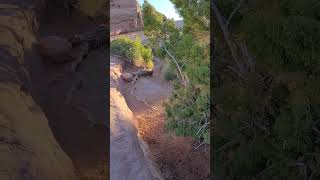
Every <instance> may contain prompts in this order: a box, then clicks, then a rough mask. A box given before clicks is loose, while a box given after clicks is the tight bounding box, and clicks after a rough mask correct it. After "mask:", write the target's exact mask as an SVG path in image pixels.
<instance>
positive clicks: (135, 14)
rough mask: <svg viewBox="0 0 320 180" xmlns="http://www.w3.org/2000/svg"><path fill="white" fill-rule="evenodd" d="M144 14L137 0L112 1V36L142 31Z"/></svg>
mask: <svg viewBox="0 0 320 180" xmlns="http://www.w3.org/2000/svg"><path fill="white" fill-rule="evenodd" d="M142 28H143V21H142V12H141V8H140V5H139V4H138V2H137V0H110V35H117V34H122V33H128V32H134V31H141V30H142Z"/></svg>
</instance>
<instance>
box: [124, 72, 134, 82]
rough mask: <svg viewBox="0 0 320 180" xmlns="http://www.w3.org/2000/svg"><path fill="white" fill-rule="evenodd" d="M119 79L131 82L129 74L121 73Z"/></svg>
mask: <svg viewBox="0 0 320 180" xmlns="http://www.w3.org/2000/svg"><path fill="white" fill-rule="evenodd" d="M121 78H122V79H123V80H124V81H127V82H130V81H132V78H133V76H132V74H130V73H122V74H121Z"/></svg>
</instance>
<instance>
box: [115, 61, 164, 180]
mask: <svg viewBox="0 0 320 180" xmlns="http://www.w3.org/2000/svg"><path fill="white" fill-rule="evenodd" d="M120 62H121V60H119V59H117V58H115V57H111V61H110V166H111V167H110V179H111V180H119V179H130V180H160V179H162V177H161V176H160V173H159V170H158V169H157V168H156V166H155V164H154V163H153V161H152V160H151V159H152V158H151V157H150V152H149V149H148V147H147V145H146V144H145V143H144V142H143V141H142V139H140V137H138V135H137V133H138V132H137V129H136V123H135V119H134V116H133V113H132V111H131V110H130V109H129V107H128V105H127V103H126V101H125V99H124V97H123V95H122V93H121V90H120V89H121V88H120V86H121V83H122V80H121V78H120V76H121V71H122V64H121V63H120Z"/></svg>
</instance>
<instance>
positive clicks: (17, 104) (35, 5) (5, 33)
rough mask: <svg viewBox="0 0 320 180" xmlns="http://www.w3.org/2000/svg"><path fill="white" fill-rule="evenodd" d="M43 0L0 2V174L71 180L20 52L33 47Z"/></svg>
mask: <svg viewBox="0 0 320 180" xmlns="http://www.w3.org/2000/svg"><path fill="white" fill-rule="evenodd" d="M44 7H45V5H44V1H42V0H33V1H31V0H14V1H12V0H7V1H6V0H4V1H1V2H0V100H1V101H0V179H1V180H21V179H26V180H27V179H30V180H31V179H32V180H44V179H46V180H57V179H59V180H74V179H76V174H75V172H74V168H73V164H72V162H71V160H70V159H69V157H68V156H67V155H66V154H65V153H64V151H63V150H62V149H61V148H60V146H59V145H58V143H57V141H56V139H55V138H54V136H53V134H52V132H51V129H50V128H49V125H48V120H47V118H46V116H45V114H44V113H43V111H42V109H41V108H40V106H38V105H37V104H36V103H35V101H34V100H33V97H32V96H31V95H30V90H31V88H30V87H29V84H30V77H29V73H28V71H27V70H26V68H25V67H24V64H25V53H26V52H31V51H33V44H34V43H35V41H36V35H35V34H36V32H37V28H38V22H37V19H38V15H39V14H36V13H37V12H41V11H42V10H43V8H44Z"/></svg>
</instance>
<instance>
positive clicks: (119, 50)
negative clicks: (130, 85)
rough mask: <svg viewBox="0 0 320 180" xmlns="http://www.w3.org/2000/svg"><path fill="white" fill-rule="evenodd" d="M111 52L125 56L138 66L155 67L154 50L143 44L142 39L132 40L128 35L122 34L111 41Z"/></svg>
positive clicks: (128, 60)
mask: <svg viewBox="0 0 320 180" xmlns="http://www.w3.org/2000/svg"><path fill="white" fill-rule="evenodd" d="M111 54H113V55H118V56H121V57H123V58H124V59H125V60H127V62H129V63H132V64H134V65H136V66H139V67H140V66H145V67H146V68H148V69H152V68H153V60H152V58H153V57H152V51H151V49H150V48H148V47H145V46H143V44H142V43H141V39H140V38H137V39H136V40H134V41H133V40H131V39H130V38H129V37H127V36H122V37H120V38H118V39H116V40H113V41H112V42H111Z"/></svg>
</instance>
